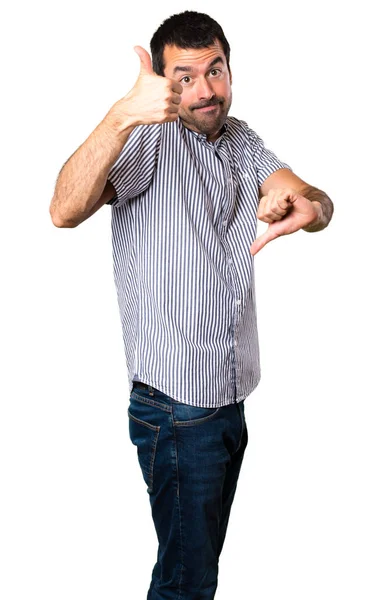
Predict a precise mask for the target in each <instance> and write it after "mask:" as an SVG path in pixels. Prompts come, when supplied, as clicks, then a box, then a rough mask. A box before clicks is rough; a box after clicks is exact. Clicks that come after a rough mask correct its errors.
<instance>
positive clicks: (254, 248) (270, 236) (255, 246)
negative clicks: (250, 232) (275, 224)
mask: <svg viewBox="0 0 385 600" xmlns="http://www.w3.org/2000/svg"><path fill="white" fill-rule="evenodd" d="M276 237H278V236H277V235H276V234H274V233H273V232H272V231H271V230H270V228H268V229H267V230H266V231H265V233H263V234H262V235H260V236H259V237H257V239H256V240H254V242H253V243H252V244H251V246H250V254H252V256H254V255H255V254H257V252H259V251H260V250H261V249H262V248H263V247H264V246H266V244H267V243H268V242H271V241H272V240H274V239H275V238H276Z"/></svg>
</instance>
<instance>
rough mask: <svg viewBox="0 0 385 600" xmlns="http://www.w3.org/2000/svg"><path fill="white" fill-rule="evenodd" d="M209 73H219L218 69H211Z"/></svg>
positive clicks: (214, 74)
mask: <svg viewBox="0 0 385 600" xmlns="http://www.w3.org/2000/svg"><path fill="white" fill-rule="evenodd" d="M210 73H211V75H213V76H214V77H215V76H216V75H217V74H218V75H219V73H220V70H219V69H211V71H210Z"/></svg>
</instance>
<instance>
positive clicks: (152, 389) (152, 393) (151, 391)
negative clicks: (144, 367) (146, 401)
mask: <svg viewBox="0 0 385 600" xmlns="http://www.w3.org/2000/svg"><path fill="white" fill-rule="evenodd" d="M148 391H149V392H150V396H153V395H154V388H153V387H152V386H151V385H149V386H148Z"/></svg>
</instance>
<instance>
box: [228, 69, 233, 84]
mask: <svg viewBox="0 0 385 600" xmlns="http://www.w3.org/2000/svg"><path fill="white" fill-rule="evenodd" d="M229 74H230V85H233V74H232V72H231V69H230V67H229Z"/></svg>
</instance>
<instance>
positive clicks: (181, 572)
mask: <svg viewBox="0 0 385 600" xmlns="http://www.w3.org/2000/svg"><path fill="white" fill-rule="evenodd" d="M171 418H172V424H173V433H174V445H175V446H174V447H175V466H176V482H177V490H176V502H177V505H178V514H179V536H180V553H181V560H180V564H181V570H180V577H179V582H178V597H177V600H182V581H183V570H184V562H183V561H184V548H183V527H182V511H181V505H180V480H179V467H178V443H177V436H176V429H175V427H174V425H175V421H174V414H173V411H172V412H171Z"/></svg>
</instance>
